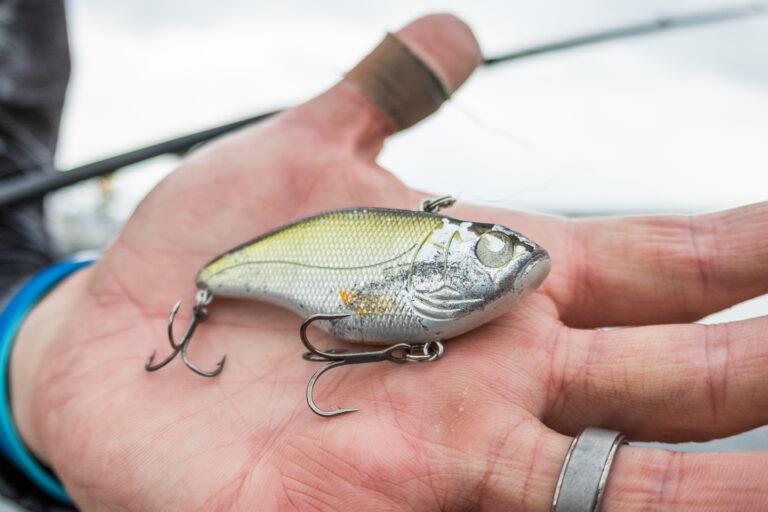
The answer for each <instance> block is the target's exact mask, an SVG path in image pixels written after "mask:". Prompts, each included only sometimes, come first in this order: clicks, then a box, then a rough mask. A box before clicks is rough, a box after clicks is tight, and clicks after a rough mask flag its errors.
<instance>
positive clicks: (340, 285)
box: [197, 208, 545, 344]
mask: <svg viewBox="0 0 768 512" xmlns="http://www.w3.org/2000/svg"><path fill="white" fill-rule="evenodd" d="M544 255H545V253H541V252H538V253H537V249H536V248H535V246H534V244H533V243H532V242H530V241H529V240H527V239H525V238H523V237H522V236H521V235H519V234H517V233H514V232H512V231H510V230H507V229H505V228H501V227H500V226H495V227H494V226H492V225H488V224H477V223H469V222H463V221H459V220H455V219H451V218H449V217H445V216H441V215H437V214H434V213H428V212H417V211H408V210H387V209H374V208H361V209H350V210H337V211H331V212H327V213H321V214H319V215H316V216H313V217H310V218H307V219H304V220H301V221H299V222H296V223H294V224H291V225H289V226H286V227H283V228H280V229H277V230H275V231H273V232H270V233H268V234H266V235H264V236H262V237H259V238H257V239H256V240H254V241H251V242H248V243H247V244H245V245H242V246H240V247H238V248H236V249H233V250H232V251H229V252H227V253H226V254H224V255H222V256H220V257H218V258H216V259H215V260H213V261H212V262H210V263H209V264H207V265H206V266H205V267H203V269H202V270H201V271H200V273H199V274H198V277H197V285H198V287H199V288H201V289H208V290H210V291H211V292H213V294H214V295H222V296H235V297H247V298H255V299H259V300H264V301H268V302H272V303H275V304H278V305H281V306H284V307H286V308H288V309H291V310H292V311H295V312H296V313H298V314H299V315H301V316H302V317H307V316H310V315H315V314H349V316H348V317H346V318H345V319H342V320H338V321H336V322H333V324H332V325H328V323H327V322H322V323H321V324H320V325H321V327H324V328H325V329H326V330H329V331H330V332H331V334H333V335H335V336H336V337H339V338H343V339H346V340H349V341H353V342H363V343H370V344H389V343H391V342H392V341H404V342H410V343H423V342H427V341H435V340H438V339H445V338H450V337H453V336H456V335H458V334H461V333H462V332H465V331H467V330H469V329H471V328H473V327H475V326H476V325H477V324H478V323H481V322H482V321H483V320H485V319H486V317H487V311H486V309H487V308H490V309H494V310H495V309H496V308H495V307H491V306H492V304H491V302H493V301H494V300H499V299H507V300H505V301H504V302H509V301H513V300H515V299H517V298H519V296H520V295H521V292H523V291H524V290H523V287H522V285H523V284H525V283H522V282H521V283H520V285H521V286H518V287H517V288H515V283H514V282H513V281H514V278H515V277H517V275H518V274H519V273H520V271H521V270H522V269H523V267H524V266H525V265H526V264H527V263H529V262H530V261H531V260H532V259H534V258H537V257H543V256H544ZM507 281H508V282H507ZM535 284H538V283H535ZM506 292H512V293H511V294H507V293H506ZM514 292H517V293H514ZM472 316H476V317H477V318H476V319H475V318H469V317H472ZM474 320H476V321H474Z"/></svg>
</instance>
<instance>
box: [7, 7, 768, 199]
mask: <svg viewBox="0 0 768 512" xmlns="http://www.w3.org/2000/svg"><path fill="white" fill-rule="evenodd" d="M766 12H768V4H767V3H756V4H749V5H742V6H738V7H731V8H726V9H717V10H711V11H706V12H697V13H693V14H688V15H682V16H670V17H663V18H656V19H653V20H651V21H648V22H644V23H636V24H632V25H624V26H621V27H617V28H613V29H608V30H603V31H599V32H593V33H589V34H584V35H580V36H575V37H569V38H565V39H560V40H557V41H552V42H549V43H544V44H540V45H536V46H530V47H527V48H521V49H519V50H516V51H513V52H510V53H507V54H504V55H500V56H497V57H490V58H485V59H484V60H483V65H484V66H485V67H490V66H494V65H497V64H501V63H503V62H510V61H514V60H521V59H526V58H529V57H535V56H538V55H543V54H547V53H554V52H558V51H562V50H569V49H573V48H578V47H582V46H588V45H594V44H598V43H603V42H607V41H615V40H617V39H626V38H630V37H637V36H641V35H648V34H653V33H658V32H664V31H669V30H675V29H680V28H685V27H693V26H698V25H706V24H712V23H720V22H725V21H732V20H736V19H739V18H746V17H751V16H755V15H759V14H765V13H766ZM280 112H281V110H274V111H271V112H266V113H263V114H258V115H255V116H252V117H248V118H245V119H241V120H239V121H234V122H231V123H228V124H224V125H221V126H216V127H214V128H209V129H207V130H203V131H200V132H196V133H190V134H187V135H183V136H181V137H177V138H174V139H170V140H166V141H163V142H159V143H157V144H153V145H151V146H146V147H143V148H139V149H135V150H133V151H129V152H127V153H122V154H119V155H116V156H112V157H109V158H106V159H104V160H98V161H96V162H91V163H88V164H85V165H82V166H79V167H74V168H72V169H70V170H67V171H56V170H55V169H53V168H50V169H48V172H45V173H42V174H40V175H34V176H22V177H19V178H14V179H10V180H6V181H4V182H2V184H1V185H0V208H1V207H4V206H8V205H11V204H14V203H19V202H22V201H28V200H31V199H38V198H40V197H43V196H44V195H46V194H48V193H49V192H53V191H56V190H59V189H61V188H64V187H68V186H70V185H74V184H76V183H79V182H81V181H84V180H87V179H91V178H97V177H99V176H104V175H107V174H111V173H113V172H115V171H116V170H118V169H121V168H123V167H127V166H129V165H133V164H136V163H139V162H143V161H145V160H149V159H151V158H155V157H157V156H161V155H166V154H177V155H181V154H184V153H186V152H187V151H189V150H190V149H191V148H193V147H194V146H197V145H198V144H202V143H204V142H207V141H209V140H211V139H213V138H216V137H219V136H220V135H224V134H226V133H229V132H231V131H234V130H237V129H238V128H242V127H243V126H246V125H249V124H254V123H258V122H261V121H263V120H265V119H267V118H269V117H271V116H273V115H275V114H278V113H280Z"/></svg>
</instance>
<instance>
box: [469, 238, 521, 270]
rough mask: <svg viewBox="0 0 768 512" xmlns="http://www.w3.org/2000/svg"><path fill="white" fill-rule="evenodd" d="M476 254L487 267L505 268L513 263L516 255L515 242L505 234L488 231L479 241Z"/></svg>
mask: <svg viewBox="0 0 768 512" xmlns="http://www.w3.org/2000/svg"><path fill="white" fill-rule="evenodd" d="M475 254H476V255H477V259H479V260H480V263H482V264H483V265H485V266H486V267H492V268H498V267H503V266H504V265H506V264H507V263H509V262H510V261H512V257H513V256H514V255H515V242H514V240H513V239H512V238H511V237H510V236H509V235H507V234H505V233H501V232H499V231H488V232H486V233H484V234H482V235H481V236H480V239H479V240H478V241H477V245H475Z"/></svg>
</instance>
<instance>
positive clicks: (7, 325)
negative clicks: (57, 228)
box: [0, 259, 94, 504]
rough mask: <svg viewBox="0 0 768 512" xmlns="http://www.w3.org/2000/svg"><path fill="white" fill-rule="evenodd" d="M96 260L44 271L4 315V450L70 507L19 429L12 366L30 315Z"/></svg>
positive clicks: (0, 434) (0, 361)
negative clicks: (12, 400)
mask: <svg viewBox="0 0 768 512" xmlns="http://www.w3.org/2000/svg"><path fill="white" fill-rule="evenodd" d="M93 261H94V260H92V259H81V260H66V261H61V262H59V263H54V264H53V265H51V266H49V267H47V268H45V269H43V270H41V271H40V272H38V273H37V274H35V275H34V276H32V278H30V279H29V280H28V281H27V282H26V283H25V284H24V285H22V286H21V288H19V289H18V290H17V291H16V293H15V294H14V295H13V296H12V297H11V298H10V300H9V301H8V302H7V304H6V306H5V308H4V309H3V311H2V313H0V450H1V451H2V452H3V453H4V454H5V456H6V457H7V458H8V459H10V460H11V461H13V463H14V464H15V465H16V467H18V468H19V469H20V470H21V471H22V472H23V473H24V474H25V475H26V476H27V478H29V479H30V480H31V481H32V482H34V483H35V484H36V485H37V486H38V487H40V488H41V489H42V490H44V491H45V492H46V493H47V494H49V495H51V496H52V497H54V498H56V499H58V500H60V501H61V502H63V503H68V504H71V503H72V500H71V499H70V497H69V496H68V495H67V492H66V491H65V490H64V487H63V486H62V485H61V482H59V481H58V479H57V478H56V477H55V476H54V475H53V474H52V473H51V472H50V471H49V470H47V469H46V468H45V467H43V466H42V464H40V462H39V461H38V460H37V459H36V458H35V457H34V456H33V455H32V454H31V453H30V452H29V450H27V448H26V447H25V446H24V444H23V442H22V441H21V437H20V436H19V433H18V431H17V430H16V426H15V425H14V423H13V417H12V415H11V403H10V399H9V398H10V397H9V393H8V378H9V372H8V366H9V363H10V359H11V350H12V348H13V342H14V339H15V338H16V334H17V332H18V330H19V327H20V326H21V323H22V321H23V320H24V318H25V317H26V315H27V313H29V311H30V310H31V309H32V308H33V307H34V306H35V304H37V303H38V302H39V301H40V300H41V299H42V298H43V297H44V296H45V294H46V293H47V292H48V291H49V290H50V289H51V288H53V287H54V286H55V285H56V284H57V283H58V282H59V281H61V280H62V279H64V278H65V277H67V276H68V275H70V274H71V273H73V272H75V271H76V270H78V269H80V268H82V267H85V266H87V265H90V264H91V263H93Z"/></svg>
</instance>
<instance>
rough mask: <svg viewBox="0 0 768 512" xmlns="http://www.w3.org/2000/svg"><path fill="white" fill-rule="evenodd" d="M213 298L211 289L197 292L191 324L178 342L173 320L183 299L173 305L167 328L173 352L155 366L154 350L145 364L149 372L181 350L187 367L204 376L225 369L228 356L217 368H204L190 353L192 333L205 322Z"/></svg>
mask: <svg viewBox="0 0 768 512" xmlns="http://www.w3.org/2000/svg"><path fill="white" fill-rule="evenodd" d="M211 300H213V294H212V293H211V292H210V290H200V291H198V292H197V297H196V301H195V305H194V306H193V307H192V319H191V320H190V321H189V324H188V325H187V328H186V330H185V331H184V336H182V338H181V342H180V343H176V341H175V340H174V339H173V321H174V320H175V319H176V314H177V313H178V312H179V308H180V307H181V301H178V302H177V303H176V304H174V305H173V308H172V309H171V313H170V314H169V315H168V328H167V330H168V342H169V343H170V344H171V349H172V352H171V353H170V354H169V355H168V356H167V357H166V358H165V359H163V360H162V361H160V362H159V363H157V364H156V365H154V366H152V361H153V360H154V359H155V354H156V352H152V354H151V355H150V356H149V358H148V359H147V363H146V364H145V365H144V369H145V370H147V371H148V372H154V371H157V370H159V369H160V368H162V367H163V366H165V365H167V364H168V363H170V362H171V361H172V360H173V359H174V358H175V357H176V356H177V355H178V354H179V352H181V360H182V361H183V362H184V364H185V365H186V366H187V368H189V369H190V370H192V371H193V372H195V373H196V374H198V375H202V376H203V377H215V376H217V375H218V374H220V373H221V371H222V370H223V369H224V361H225V360H226V359H227V356H224V357H222V358H221V361H219V362H218V364H217V365H216V368H214V369H213V370H202V369H200V368H198V367H197V366H195V365H194V364H193V363H192V361H190V359H189V354H188V350H189V341H190V340H191V339H192V335H193V334H194V333H195V329H197V326H198V325H200V324H201V323H202V322H204V321H205V319H206V318H208V308H207V306H208V304H210V303H211Z"/></svg>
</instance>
